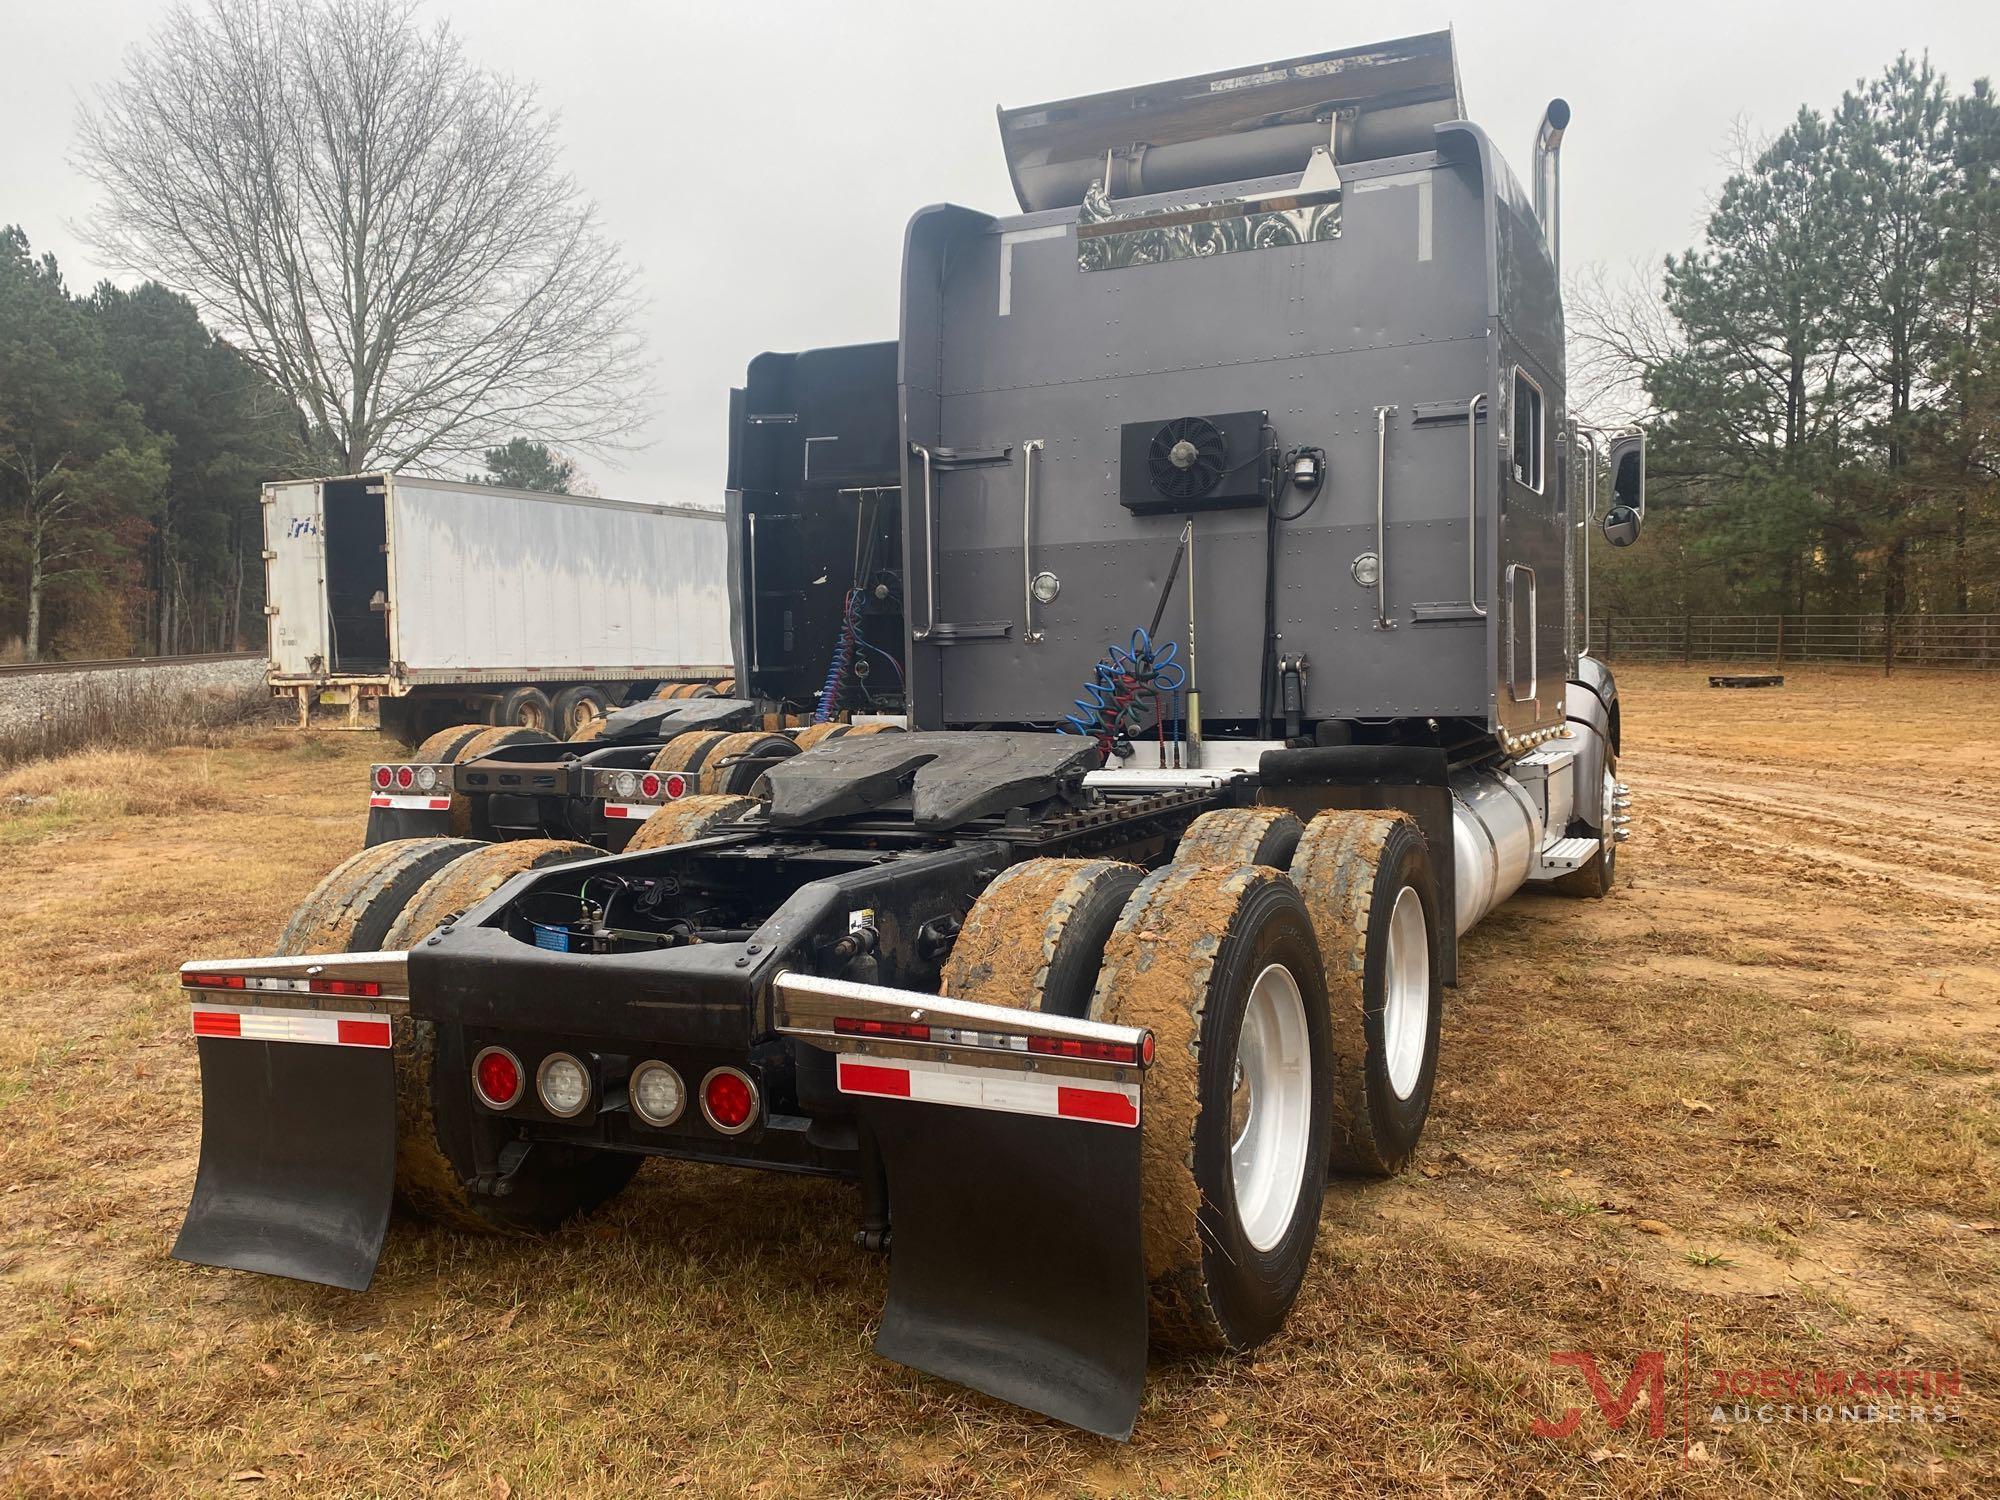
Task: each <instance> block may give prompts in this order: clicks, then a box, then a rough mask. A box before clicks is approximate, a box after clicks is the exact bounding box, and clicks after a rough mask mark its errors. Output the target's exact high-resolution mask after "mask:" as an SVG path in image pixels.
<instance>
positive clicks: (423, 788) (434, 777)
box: [417, 766, 438, 792]
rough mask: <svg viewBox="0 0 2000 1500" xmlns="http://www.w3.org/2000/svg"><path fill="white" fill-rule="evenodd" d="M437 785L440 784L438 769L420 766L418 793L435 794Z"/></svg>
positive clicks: (418, 771)
mask: <svg viewBox="0 0 2000 1500" xmlns="http://www.w3.org/2000/svg"><path fill="white" fill-rule="evenodd" d="M437 784H438V773H437V767H436V766H418V767H417V790H418V791H420V792H434V791H436V790H437Z"/></svg>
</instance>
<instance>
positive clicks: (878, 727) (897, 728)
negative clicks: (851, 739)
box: [847, 720, 903, 734]
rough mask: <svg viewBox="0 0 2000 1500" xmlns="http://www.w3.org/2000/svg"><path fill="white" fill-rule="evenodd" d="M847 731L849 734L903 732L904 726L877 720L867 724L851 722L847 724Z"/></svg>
mask: <svg viewBox="0 0 2000 1500" xmlns="http://www.w3.org/2000/svg"><path fill="white" fill-rule="evenodd" d="M847 732H848V733H849V734H901V733H902V732H903V726H902V725H901V724H884V723H882V722H880V721H879V720H877V721H873V722H870V723H867V724H850V725H848V726H847Z"/></svg>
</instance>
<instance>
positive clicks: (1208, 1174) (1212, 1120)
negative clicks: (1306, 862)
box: [1091, 864, 1333, 1352]
mask: <svg viewBox="0 0 2000 1500" xmlns="http://www.w3.org/2000/svg"><path fill="white" fill-rule="evenodd" d="M1091 1019H1093V1020H1104V1021H1115V1022H1117V1023H1119V1024H1121V1025H1126V1026H1146V1027H1150V1028H1151V1029H1152V1032H1153V1035H1154V1038H1155V1040H1156V1042H1157V1045H1158V1053H1157V1058H1156V1061H1155V1062H1154V1065H1153V1068H1152V1070H1151V1072H1150V1073H1149V1074H1148V1075H1147V1081H1146V1095H1145V1115H1144V1118H1143V1119H1142V1121H1141V1123H1140V1131H1141V1136H1142V1139H1141V1143H1140V1149H1141V1152H1142V1167H1141V1174H1142V1176H1141V1183H1140V1190H1141V1195H1142V1196H1141V1214H1142V1222H1141V1226H1140V1227H1141V1231H1142V1235H1143V1239H1144V1244H1145V1254H1146V1275H1147V1281H1148V1283H1149V1295H1148V1301H1149V1304H1150V1313H1151V1323H1152V1326H1153V1333H1154V1337H1155V1339H1156V1340H1157V1341H1158V1342H1160V1343H1161V1344H1163V1345H1167V1346H1170V1347H1178V1348H1182V1349H1188V1350H1203V1351H1212V1352H1220V1351H1226V1350H1242V1349H1249V1348H1253V1347H1255V1346H1256V1345H1257V1344H1260V1343H1262V1342H1263V1341H1264V1340H1265V1339H1267V1338H1269V1337H1270V1336H1271V1335H1272V1334H1274V1333H1276V1332H1277V1331H1278V1329H1279V1328H1280V1327H1282V1326H1283V1324H1284V1321H1285V1318H1286V1316H1287V1315H1288V1314H1289V1313H1290V1312H1291V1309H1292V1304H1293V1303H1294V1302H1295V1301H1297V1300H1298V1295H1299V1288H1300V1287H1301V1286H1302V1285H1303V1284H1304V1282H1305V1276H1306V1270H1307V1267H1308V1266H1309V1265H1310V1264H1311V1261H1312V1252H1313V1244H1314V1241H1315V1240H1316V1239H1317V1238H1318V1234H1319V1209H1320V1198H1321V1194H1322V1193H1323V1191H1324V1189H1325V1184H1326V1156H1327V1139H1328V1135H1329V1133H1330V1130H1331V1126H1332V1113H1333V1106H1332V1097H1331V1088H1330V1079H1331V1069H1330V1067H1329V1055H1328V1054H1329V1049H1330V1045H1331V1043H1330V1039H1329V1035H1328V1026H1327V1004H1326V978H1325V975H1324V973H1323V971H1322V969H1321V965H1320V956H1319V946H1318V943H1317V942H1316V941H1315V939H1314V937H1313V926H1312V919H1311V917H1310V916H1309V915H1308V913H1307V911H1306V905H1305V902H1304V901H1303V900H1302V899H1301V897H1300V895H1299V892H1298V890H1297V889H1296V888H1295V887H1294V886H1293V884H1292V882H1291V880H1290V879H1289V878H1288V877H1287V876H1285V875H1283V874H1280V873H1279V872H1278V871H1276V870H1272V869H1269V868H1265V867H1262V866H1256V865H1238V866H1236V867H1234V868H1229V869H1225V868H1218V867H1215V866H1201V865H1188V864H1170V865H1167V866H1165V867H1164V868H1162V869H1159V870H1156V871H1154V872H1153V873H1152V874H1151V875H1148V876H1147V877H1146V878H1145V880H1144V881H1143V882H1141V884H1140V885H1139V887H1138V889H1137V890H1135V891H1134V892H1133V893H1132V898H1131V900H1130V901H1128V902H1127V903H1126V905H1125V910H1124V913H1123V914H1122V915H1121V916H1120V917H1119V919H1118V925H1117V926H1116V927H1115V928H1114V929H1113V930H1112V933H1111V938H1110V940H1109V942H1107V943H1106V944H1105V951H1104V966H1103V969H1102V970H1101V972H1100V973H1099V975H1098V979H1097V988H1096V991H1095V993H1094V994H1093V996H1092V998H1091Z"/></svg>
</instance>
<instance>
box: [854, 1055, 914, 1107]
mask: <svg viewBox="0 0 2000 1500" xmlns="http://www.w3.org/2000/svg"><path fill="white" fill-rule="evenodd" d="M840 1086H841V1088H842V1089H843V1090H845V1091H846V1092H848V1093H850V1094H885V1095H887V1096H888V1097H890V1098H892V1099H907V1098H909V1097H910V1070H909V1069H908V1068H878V1067H875V1066H873V1065H872V1064H870V1063H851V1062H843V1063H842V1064H841V1065H840Z"/></svg>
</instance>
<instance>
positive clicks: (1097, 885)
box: [943, 859, 1145, 1018]
mask: <svg viewBox="0 0 2000 1500" xmlns="http://www.w3.org/2000/svg"><path fill="white" fill-rule="evenodd" d="M1144 876H1145V872H1144V871H1142V870H1141V869H1140V868H1139V867H1138V866H1137V865H1128V864H1122V863H1120V862H1119V861H1117V860H1113V859H1030V860H1023V861H1022V862H1021V863H1020V864H1018V865H1010V866H1008V867H1007V868H1006V869H1004V870H1002V871H1001V872H1000V873H999V874H998V875H996V876H994V877H993V881H992V883H991V884H989V885H988V886H987V887H986V889H985V890H983V891H981V892H980V894H979V899H978V900H977V901H975V902H973V903H972V910H971V911H970V912H969V913H967V915H966V918H965V926H964V927H963V928H961V929H960V930H959V934H958V940H957V942H956V943H954V944H953V946H952V950H951V957H950V958H949V959H948V960H947V961H946V963H945V966H944V991H943V992H944V993H945V994H947V995H949V996H951V997H952V998H953V999H956V1000H974V1001H977V1002H979V1003H980V1004H982V1005H1007V1006H1013V1007H1014V1008H1016V1009H1019V1010H1038V1011H1042V1012H1044V1013H1045V1014H1048V1015H1052V1016H1071V1017H1078V1018H1080V1017H1082V1016H1083V1015H1084V1014H1085V1013H1086V1012H1088V1010H1089V1009H1090V995H1091V991H1092V990H1093V989H1094V988H1095V987H1096V984H1097V971H1098V967H1099V965H1100V964H1101V963H1102V961H1103V958H1104V944H1105V941H1106V940H1107V939H1108V938H1109V937H1110V936H1111V929H1112V928H1113V927H1114V926H1116V925H1117V922H1118V918H1119V915H1120V913H1122V912H1123V911H1124V910H1125V903H1126V901H1127V900H1128V899H1130V897H1131V895H1132V891H1133V889H1134V888H1135V887H1136V886H1137V885H1138V884H1139V882H1140V880H1142V879H1143V878H1144Z"/></svg>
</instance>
